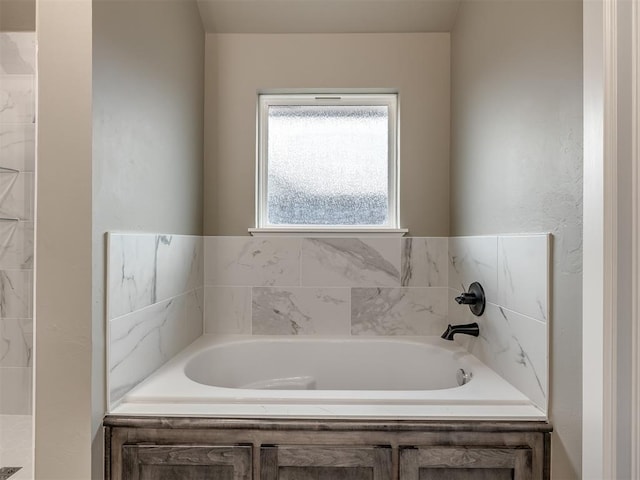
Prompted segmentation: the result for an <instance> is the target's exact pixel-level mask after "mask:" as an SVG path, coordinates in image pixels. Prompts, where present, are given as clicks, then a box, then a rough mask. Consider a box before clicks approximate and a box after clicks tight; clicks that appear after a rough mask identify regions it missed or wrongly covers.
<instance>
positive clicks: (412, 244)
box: [401, 237, 449, 287]
mask: <svg viewBox="0 0 640 480" xmlns="http://www.w3.org/2000/svg"><path fill="white" fill-rule="evenodd" d="M447 253H448V239H447V238H446V237H433V238H421V237H410V238H403V239H402V270H401V271H402V278H401V285H402V286H403V287H446V286H448V277H449V275H448V273H449V271H448V255H447Z"/></svg>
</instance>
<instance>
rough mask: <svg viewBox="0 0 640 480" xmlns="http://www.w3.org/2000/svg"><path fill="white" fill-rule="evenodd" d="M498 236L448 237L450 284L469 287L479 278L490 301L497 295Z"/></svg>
mask: <svg viewBox="0 0 640 480" xmlns="http://www.w3.org/2000/svg"><path fill="white" fill-rule="evenodd" d="M497 255H498V237H452V238H450V239H449V287H450V288H453V289H456V290H458V291H459V292H462V291H465V292H466V291H467V289H468V288H469V285H470V284H471V283H473V282H480V284H481V285H482V287H483V288H484V293H485V295H486V297H487V301H489V302H491V301H493V302H495V301H497V297H498V266H497V265H498V260H497V258H498V257H497Z"/></svg>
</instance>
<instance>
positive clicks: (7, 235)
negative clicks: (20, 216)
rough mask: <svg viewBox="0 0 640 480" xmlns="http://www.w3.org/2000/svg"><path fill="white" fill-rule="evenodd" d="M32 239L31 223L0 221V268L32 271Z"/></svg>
mask: <svg viewBox="0 0 640 480" xmlns="http://www.w3.org/2000/svg"><path fill="white" fill-rule="evenodd" d="M33 238H34V237H33V222H2V221H0V266H1V267H2V268H6V269H21V270H30V269H32V268H33Z"/></svg>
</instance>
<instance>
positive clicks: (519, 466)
mask: <svg viewBox="0 0 640 480" xmlns="http://www.w3.org/2000/svg"><path fill="white" fill-rule="evenodd" d="M532 458H533V452H532V450H531V449H530V448H492V447H487V448H485V447H435V446H434V447H423V448H402V449H401V450H400V478H401V479H402V480H440V479H447V480H457V479H469V480H485V479H487V480H488V479H495V480H499V479H501V478H507V479H511V478H513V479H514V480H531V468H532Z"/></svg>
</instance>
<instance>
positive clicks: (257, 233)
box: [249, 227, 409, 237]
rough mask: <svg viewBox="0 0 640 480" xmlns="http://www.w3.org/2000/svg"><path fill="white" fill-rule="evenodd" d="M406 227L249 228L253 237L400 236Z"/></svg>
mask: <svg viewBox="0 0 640 480" xmlns="http://www.w3.org/2000/svg"><path fill="white" fill-rule="evenodd" d="M408 232H409V229H407V228H357V227H356V228H348V227H347V228H292V227H286V228H285V227H283V228H249V234H251V235H252V236H254V237H268V236H288V237H363V236H371V237H402V236H403V235H405V234H406V233H408Z"/></svg>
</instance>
